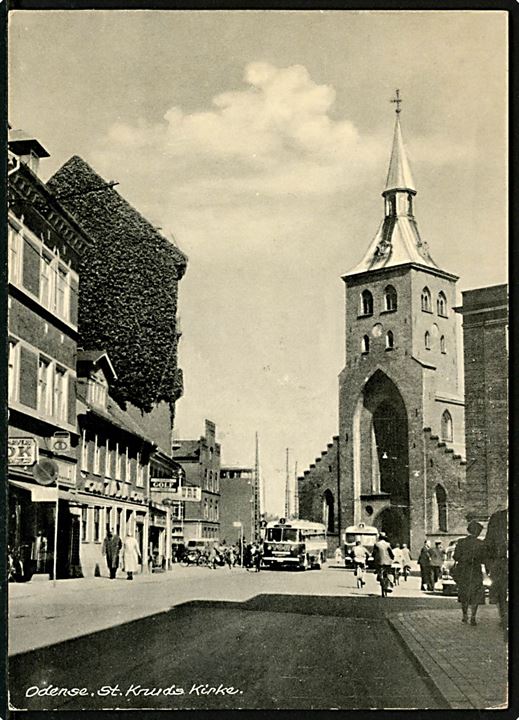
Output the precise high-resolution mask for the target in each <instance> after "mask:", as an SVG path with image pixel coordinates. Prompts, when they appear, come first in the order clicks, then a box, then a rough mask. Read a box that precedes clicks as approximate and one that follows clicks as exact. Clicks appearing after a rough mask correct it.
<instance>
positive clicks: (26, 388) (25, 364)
mask: <svg viewBox="0 0 519 720" xmlns="http://www.w3.org/2000/svg"><path fill="white" fill-rule="evenodd" d="M20 402H21V403H23V404H24V405H27V406H28V407H31V408H34V410H36V408H37V406H38V354H37V353H35V352H32V350H29V349H28V348H26V347H24V346H23V345H22V346H21V347H20Z"/></svg>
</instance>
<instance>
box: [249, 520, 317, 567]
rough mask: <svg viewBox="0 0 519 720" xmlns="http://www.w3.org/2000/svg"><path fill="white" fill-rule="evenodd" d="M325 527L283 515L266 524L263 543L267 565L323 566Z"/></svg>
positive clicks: (265, 564)
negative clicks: (283, 516) (290, 518)
mask: <svg viewBox="0 0 519 720" xmlns="http://www.w3.org/2000/svg"><path fill="white" fill-rule="evenodd" d="M327 549H328V543H327V541H326V527H325V526H324V525H322V524H321V523H315V522H311V521H310V520H289V519H287V518H280V519H279V520H275V521H272V522H269V523H267V527H266V531H265V541H264V546H263V564H264V566H265V567H269V568H272V567H276V566H277V567H281V566H290V565H291V566H293V567H297V568H300V569H301V570H309V569H311V568H316V569H320V568H321V567H322V565H323V564H324V563H325V562H326V553H327Z"/></svg>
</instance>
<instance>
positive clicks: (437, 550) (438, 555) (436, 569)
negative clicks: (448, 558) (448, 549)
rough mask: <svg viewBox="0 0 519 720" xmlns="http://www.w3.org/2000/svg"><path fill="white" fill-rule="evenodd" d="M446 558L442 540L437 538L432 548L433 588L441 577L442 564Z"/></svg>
mask: <svg viewBox="0 0 519 720" xmlns="http://www.w3.org/2000/svg"><path fill="white" fill-rule="evenodd" d="M444 560H445V550H444V549H443V546H442V543H441V540H436V542H435V543H434V547H433V548H431V578H432V584H433V590H434V587H435V585H436V583H437V582H438V580H439V579H440V577H441V573H442V565H443V561H444Z"/></svg>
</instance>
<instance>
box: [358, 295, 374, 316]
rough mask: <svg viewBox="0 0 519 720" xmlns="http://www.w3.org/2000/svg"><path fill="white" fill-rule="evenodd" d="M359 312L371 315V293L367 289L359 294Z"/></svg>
mask: <svg viewBox="0 0 519 720" xmlns="http://www.w3.org/2000/svg"><path fill="white" fill-rule="evenodd" d="M361 314H362V315H373V295H372V294H371V293H370V291H369V290H363V291H362V295H361Z"/></svg>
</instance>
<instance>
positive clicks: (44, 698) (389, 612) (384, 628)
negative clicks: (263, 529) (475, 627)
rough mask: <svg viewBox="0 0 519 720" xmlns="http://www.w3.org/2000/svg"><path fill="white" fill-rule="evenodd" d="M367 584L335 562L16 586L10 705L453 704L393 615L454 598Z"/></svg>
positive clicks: (450, 604)
mask: <svg viewBox="0 0 519 720" xmlns="http://www.w3.org/2000/svg"><path fill="white" fill-rule="evenodd" d="M367 580H368V582H367V585H366V587H365V588H364V589H363V590H357V588H356V587H355V579H354V577H353V575H352V573H351V572H349V571H346V570H345V569H344V568H339V567H334V566H331V567H330V566H328V567H326V568H325V569H323V570H322V571H312V572H306V573H302V572H294V571H262V572H261V573H259V574H257V573H249V572H246V571H244V570H241V569H236V570H233V571H230V570H228V569H227V568H219V569H217V570H216V571H211V570H208V569H206V568H181V567H178V566H177V567H174V569H173V570H172V571H171V572H169V573H165V574H162V575H152V576H140V577H138V578H137V580H136V581H135V582H134V583H132V584H130V583H128V582H127V581H125V580H123V579H122V577H121V579H117V580H116V581H110V580H108V579H107V578H96V579H95V580H93V581H90V580H77V581H63V582H61V583H59V584H58V585H59V586H58V587H57V588H54V589H53V588H52V587H51V586H52V583H48V584H47V583H44V582H42V581H38V582H36V583H33V587H32V592H31V588H30V584H27V585H25V586H24V585H19V586H12V588H13V591H12V592H11V610H10V613H11V622H10V636H11V641H10V648H11V650H10V652H11V655H12V657H11V661H10V693H11V703H12V706H13V707H15V708H18V709H20V708H27V709H38V710H39V709H53V708H59V709H68V710H73V709H78V708H90V709H93V708H163V709H165V708H183V709H187V708H200V709H202V708H214V709H222V708H234V709H237V708H285V709H288V708H346V709H347V708H413V707H414V708H417V707H418V708H441V707H449V703H447V702H446V700H445V698H444V696H443V695H442V694H441V693H440V692H439V691H438V689H437V686H436V685H435V684H434V683H433V682H431V680H430V678H429V676H428V673H427V672H425V671H424V668H423V667H422V666H421V665H420V663H418V662H417V661H416V658H415V657H413V654H412V653H410V652H409V651H408V649H407V648H406V644H405V642H403V641H402V639H401V637H400V636H399V634H398V632H397V631H396V630H395V629H394V627H393V625H392V624H391V622H389V621H390V620H391V618H393V617H395V618H396V617H397V616H399V617H402V615H404V616H405V615H406V614H408V613H409V612H410V611H415V612H416V611H419V610H420V609H422V610H424V611H426V610H427V611H429V610H436V611H438V612H450V611H452V610H453V609H454V610H456V605H457V603H456V599H455V598H444V597H442V596H441V595H439V594H436V595H434V596H431V595H424V594H422V593H420V591H419V584H418V578H417V577H411V578H409V580H408V582H407V583H403V582H402V583H401V585H400V586H399V587H396V588H395V590H394V593H393V595H392V596H391V597H390V598H387V599H382V598H381V597H379V588H378V584H377V583H376V581H375V577H374V576H373V575H368V578H367ZM67 583H68V586H67ZM35 586H37V589H38V593H39V595H36V596H35V594H34V589H35ZM53 593H54V594H53ZM60 595H61V597H60ZM55 598H58V602H57V603H56V601H55ZM38 607H39V608H41V611H40V612H38V610H37V609H36V608H38ZM52 608H54V610H53V609H52ZM485 610H486V608H485ZM458 622H459V619H458ZM46 625H47V626H48V631H47V633H48V634H47V636H46V635H45V626H46ZM53 628H54V642H56V641H57V640H61V642H57V643H56V644H51V643H52V642H53V641H52V640H49V637H50V636H52V634H53ZM85 632H88V633H89V634H88V635H85V634H84V633H85ZM476 632H477V631H476ZM78 636H79V637H78ZM31 638H32V640H31ZM65 638H69V639H65ZM29 647H34V648H37V649H34V650H32V651H30V650H29ZM52 688H55V689H54V690H53V689H52ZM74 688H75V690H72V689H74ZM58 689H59V690H58ZM49 692H53V693H58V692H59V693H60V694H59V695H57V694H54V695H49V694H47V693H49ZM80 693H81V694H80Z"/></svg>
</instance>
